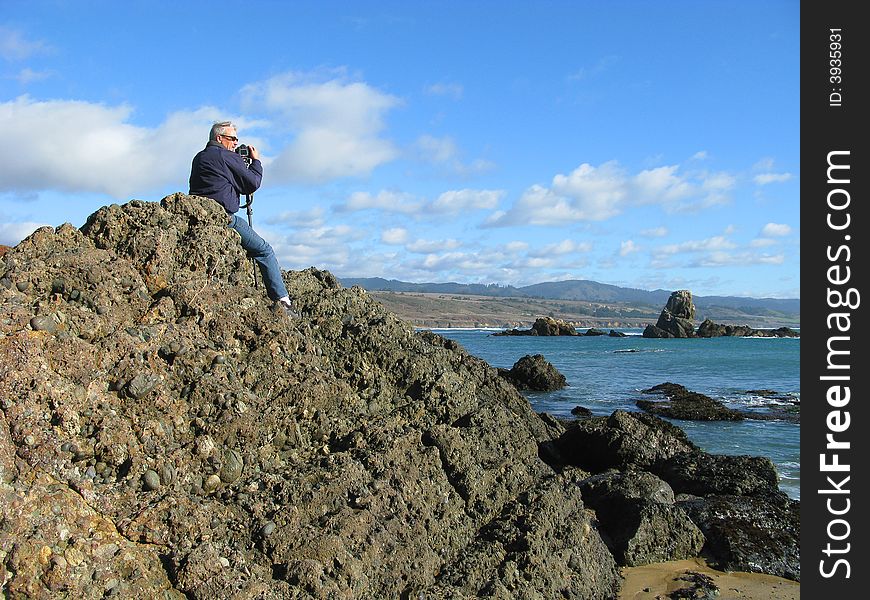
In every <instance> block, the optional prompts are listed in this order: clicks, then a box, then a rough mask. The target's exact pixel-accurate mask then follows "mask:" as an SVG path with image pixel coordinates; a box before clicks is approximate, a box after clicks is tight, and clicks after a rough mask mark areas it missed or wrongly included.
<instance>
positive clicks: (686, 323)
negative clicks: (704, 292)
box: [643, 290, 695, 338]
mask: <svg viewBox="0 0 870 600" xmlns="http://www.w3.org/2000/svg"><path fill="white" fill-rule="evenodd" d="M694 319H695V304H694V303H693V302H692V292H690V291H689V290H678V291H676V292H673V293H672V294H671V297H670V298H668V302H667V304H666V305H665V307H664V308H663V309H662V312H661V314H660V315H659V320H658V321H657V322H656V324H655V325H648V326H647V328H646V329H645V330H644V332H643V337H652V338H690V337H695V324H694Z"/></svg>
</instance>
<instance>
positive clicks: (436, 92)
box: [423, 82, 464, 100]
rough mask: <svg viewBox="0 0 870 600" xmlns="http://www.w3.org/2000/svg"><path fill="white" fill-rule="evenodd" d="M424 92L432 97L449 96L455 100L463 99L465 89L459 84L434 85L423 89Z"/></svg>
mask: <svg viewBox="0 0 870 600" xmlns="http://www.w3.org/2000/svg"><path fill="white" fill-rule="evenodd" d="M423 91H424V92H426V93H427V94H430V95H432V96H447V97H449V98H452V99H454V100H459V99H460V98H462V94H463V92H464V89H463V87H462V84H459V83H450V82H446V83H433V84H432V85H427V86H426V87H425V88H423Z"/></svg>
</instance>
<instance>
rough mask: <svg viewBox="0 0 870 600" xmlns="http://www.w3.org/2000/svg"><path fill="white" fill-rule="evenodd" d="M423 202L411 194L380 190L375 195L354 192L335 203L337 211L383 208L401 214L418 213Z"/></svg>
mask: <svg viewBox="0 0 870 600" xmlns="http://www.w3.org/2000/svg"><path fill="white" fill-rule="evenodd" d="M422 207H423V202H421V201H420V200H417V199H416V198H415V197H414V196H412V195H411V194H406V193H404V192H393V191H389V190H381V191H380V192H378V193H377V194H375V195H372V194H370V193H368V192H354V193H352V194H351V195H350V197H349V198H348V199H347V200H346V201H345V202H343V203H341V204H338V205H336V207H335V210H336V211H338V212H354V211H358V210H371V209H375V210H383V211H385V212H394V213H402V214H415V213H419V212H420V209H421V208H422Z"/></svg>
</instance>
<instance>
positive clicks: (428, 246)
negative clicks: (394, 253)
mask: <svg viewBox="0 0 870 600" xmlns="http://www.w3.org/2000/svg"><path fill="white" fill-rule="evenodd" d="M460 246H462V242H460V241H459V240H455V239H453V238H450V239H446V240H415V241H413V242H410V243H408V244H405V249H406V250H407V251H408V252H414V253H416V254H433V253H435V252H443V251H445V250H455V249H456V248H459V247H460Z"/></svg>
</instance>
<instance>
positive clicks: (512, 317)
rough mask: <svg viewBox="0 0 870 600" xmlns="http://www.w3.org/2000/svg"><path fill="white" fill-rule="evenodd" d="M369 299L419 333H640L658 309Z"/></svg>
mask: <svg viewBox="0 0 870 600" xmlns="http://www.w3.org/2000/svg"><path fill="white" fill-rule="evenodd" d="M366 294H368V295H369V296H370V297H371V298H373V299H374V300H376V301H377V302H378V303H380V304H381V305H382V306H383V307H384V308H386V309H387V310H388V311H390V312H391V313H394V314H396V315H397V316H399V317H400V318H401V319H402V320H404V321H406V322H408V323H410V324H411V325H413V326H414V327H417V328H420V329H457V328H460V329H466V328H467V329H490V328H493V329H511V328H519V329H525V328H528V327H531V325H532V324H533V323H534V322H535V320H536V319H537V318H539V317H541V316H551V317H553V318H555V319H558V320H561V321H565V322H568V323H571V324H572V325H574V326H575V327H578V328H588V327H597V328H599V329H605V328H607V329H610V328H613V329H627V328H640V329H641V330H642V329H643V328H645V327H646V326H647V325H650V324H654V323H656V320H657V319H658V317H659V314H660V312H661V307H652V306H650V307H643V308H640V307H635V306H630V305H625V304H620V303H602V302H588V301H580V300H552V299H545V298H510V297H507V298H501V297H494V296H473V295H461V294H433V293H417V292H384V291H378V290H367V291H366ZM702 313H703V314H699V315H698V317H697V321H698V322H699V323H700V322H701V321H703V320H704V319H705V318H711V319H712V320H713V321H715V322H716V323H720V324H724V325H748V326H750V327H752V328H754V329H775V328H777V327H791V328H793V329H795V328H799V327H800V322H799V321H800V319H799V318H788V317H785V316H784V315H755V314H749V313H744V312H739V311H734V310H728V309H720V310H712V311H711V310H707V311H702Z"/></svg>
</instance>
